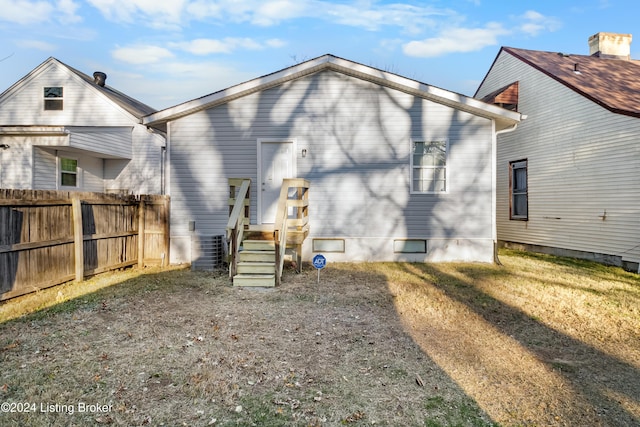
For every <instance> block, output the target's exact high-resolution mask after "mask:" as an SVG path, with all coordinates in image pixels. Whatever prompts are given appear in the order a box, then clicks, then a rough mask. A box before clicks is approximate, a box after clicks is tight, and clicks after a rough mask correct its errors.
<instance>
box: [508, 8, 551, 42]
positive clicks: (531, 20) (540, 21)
mask: <svg viewBox="0 0 640 427" xmlns="http://www.w3.org/2000/svg"><path fill="white" fill-rule="evenodd" d="M517 19H518V20H520V21H522V23H521V24H520V25H519V27H518V30H519V31H520V32H523V33H525V34H527V35H529V36H532V37H533V36H537V35H538V34H540V33H541V32H542V31H551V32H553V31H556V30H557V29H559V28H560V27H561V26H562V24H561V23H560V21H558V20H557V19H556V18H554V17H551V16H545V15H543V14H541V13H539V12H536V11H535V10H528V11H526V12H525V13H524V14H523V15H521V16H519V17H517Z"/></svg>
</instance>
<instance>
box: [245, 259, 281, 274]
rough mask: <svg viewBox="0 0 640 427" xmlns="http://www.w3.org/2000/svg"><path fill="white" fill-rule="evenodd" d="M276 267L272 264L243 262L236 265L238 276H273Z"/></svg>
mask: <svg viewBox="0 0 640 427" xmlns="http://www.w3.org/2000/svg"><path fill="white" fill-rule="evenodd" d="M275 273H276V265H275V263H273V262H256V261H245V262H239V263H238V274H275Z"/></svg>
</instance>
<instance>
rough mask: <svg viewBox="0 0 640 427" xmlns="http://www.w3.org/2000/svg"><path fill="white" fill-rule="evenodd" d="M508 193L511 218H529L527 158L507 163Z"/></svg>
mask: <svg viewBox="0 0 640 427" xmlns="http://www.w3.org/2000/svg"><path fill="white" fill-rule="evenodd" d="M509 174H510V177H509V193H510V195H511V216H510V218H511V219H517V220H524V221H526V220H527V219H529V193H528V182H527V181H528V180H527V176H528V171H527V160H518V161H516V162H510V163H509Z"/></svg>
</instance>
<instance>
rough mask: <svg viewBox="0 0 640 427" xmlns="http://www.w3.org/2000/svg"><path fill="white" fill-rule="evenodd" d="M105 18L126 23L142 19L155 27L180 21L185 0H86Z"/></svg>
mask: <svg viewBox="0 0 640 427" xmlns="http://www.w3.org/2000/svg"><path fill="white" fill-rule="evenodd" d="M87 1H88V3H89V4H91V5H92V6H94V7H95V8H96V9H98V11H100V13H102V14H103V15H104V16H105V17H106V18H107V19H109V20H112V21H123V22H127V23H132V22H138V21H142V22H144V23H146V24H147V25H149V26H151V27H155V28H166V27H175V26H177V25H178V24H180V23H181V21H182V18H183V11H184V9H185V7H186V5H187V0H87Z"/></svg>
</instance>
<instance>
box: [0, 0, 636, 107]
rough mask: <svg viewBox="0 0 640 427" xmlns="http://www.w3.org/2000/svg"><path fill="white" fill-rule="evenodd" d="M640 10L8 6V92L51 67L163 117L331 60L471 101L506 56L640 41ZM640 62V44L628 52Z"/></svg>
mask: <svg viewBox="0 0 640 427" xmlns="http://www.w3.org/2000/svg"><path fill="white" fill-rule="evenodd" d="M639 13H640V3H639V2H637V0H634V1H632V0H627V1H616V0H582V1H562V0H558V1H507V0H502V1H498V0H421V1H412V0H410V1H404V2H399V1H374V0H340V1H326V0H0V40H2V43H0V92H2V91H4V90H5V89H7V88H8V87H10V86H11V85H12V84H13V83H15V82H16V81H18V80H19V79H20V78H22V77H23V76H24V75H25V74H27V73H28V72H29V71H31V70H32V69H33V68H35V67H36V66H38V65H39V64H40V63H42V62H43V61H44V60H45V59H47V58H48V57H50V56H53V57H56V58H57V59H59V60H61V61H62V62H65V63H66V64H68V65H70V66H72V67H74V68H76V69H78V70H80V71H83V72H85V73H86V74H89V75H91V74H92V73H93V72H94V71H97V70H99V71H103V72H105V73H107V75H108V78H107V84H108V85H110V86H112V87H114V88H115V89H118V90H120V91H122V92H125V93H126V94H128V95H130V96H133V97H134V98H137V99H138V100H140V101H142V102H145V103H147V104H149V105H151V106H152V107H155V108H157V109H163V108H167V107H170V106H173V105H176V104H179V103H182V102H184V101H188V100H190V99H193V98H198V97H200V96H203V95H206V94H209V93H212V92H216V91H218V90H220V89H224V88H226V87H229V86H232V85H234V84H237V83H241V82H243V81H246V80H250V79H252V78H254V77H259V76H262V75H265V74H269V73H272V72H274V71H277V70H280V69H282V68H286V67H289V66H291V65H294V64H296V63H299V62H302V61H304V60H307V59H312V58H315V57H317V56H320V55H323V54H326V53H331V54H333V55H336V56H340V57H343V58H346V59H349V60H352V61H356V62H360V63H362V64H365V65H370V66H373V67H376V68H381V69H383V70H386V71H391V72H394V73H397V74H401V75H403V76H406V77H409V78H412V79H416V80H420V81H422V82H425V83H428V84H431V85H435V86H438V87H441V88H443V89H447V90H451V91H454V92H459V93H462V94H465V95H473V93H474V92H475V90H476V88H477V87H478V85H479V83H480V81H481V80H482V78H483V77H484V76H485V74H486V72H487V71H488V69H489V67H490V65H491V63H492V62H493V60H494V58H495V56H496V55H497V53H498V51H499V49H500V47H501V46H511V47H518V48H525V49H535V50H547V51H554V52H555V51H558V52H560V51H561V52H566V53H573V54H585V55H586V54H589V48H588V43H587V40H588V38H589V36H591V35H593V34H595V33H597V32H601V31H603V32H614V33H625V34H633V33H634V32H635V33H637V36H638V37H640V31H636V30H637V29H638V27H640V23H639V21H638V16H639ZM631 56H632V57H633V58H638V59H640V41H638V43H637V47H634V44H633V43H632V45H631Z"/></svg>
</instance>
